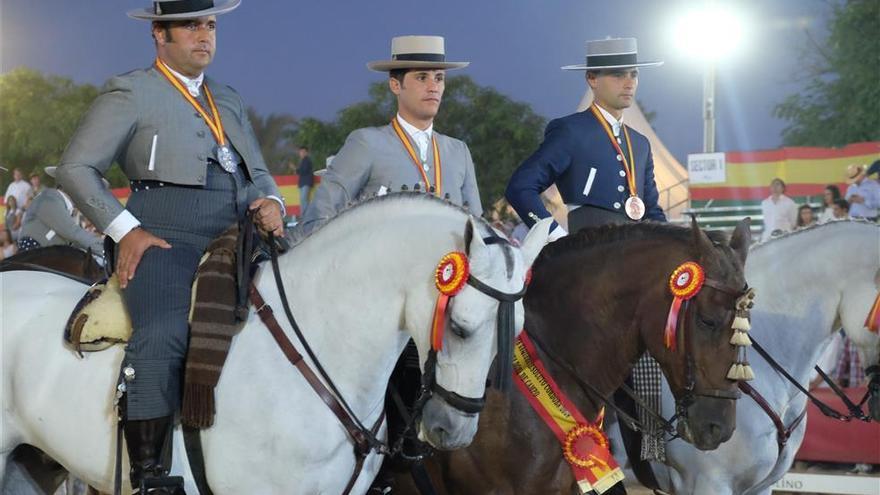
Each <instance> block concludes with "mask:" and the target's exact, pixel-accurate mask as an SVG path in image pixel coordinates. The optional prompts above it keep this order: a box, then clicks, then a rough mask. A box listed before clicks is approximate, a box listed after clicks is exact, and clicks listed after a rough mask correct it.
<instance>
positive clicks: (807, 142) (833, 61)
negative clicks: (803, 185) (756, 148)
mask: <svg viewBox="0 0 880 495" xmlns="http://www.w3.org/2000/svg"><path fill="white" fill-rule="evenodd" d="M833 8H834V13H833V16H832V18H831V20H830V23H829V36H828V39H827V40H826V42H825V44H824V45H823V46H812V47H810V50H811V51H810V52H808V53H807V54H806V55H805V57H804V58H803V60H804V65H805V70H806V71H807V77H808V81H809V82H808V85H807V88H806V90H805V91H803V92H802V93H800V94H794V95H791V96H789V97H788V98H786V99H785V100H784V101H783V102H782V103H780V104H779V105H777V106H776V108H775V111H774V113H775V115H776V116H777V117H780V118H782V119H784V120H787V121H789V122H790V125H789V126H788V127H787V128H786V129H785V130H784V131H783V140H784V142H785V144H786V145H789V146H842V145H845V144H847V143H853V142H859V141H876V140H880V78H878V65H880V2H878V1H877V0H843V1H839V2H838V3H836V4H834V7H833Z"/></svg>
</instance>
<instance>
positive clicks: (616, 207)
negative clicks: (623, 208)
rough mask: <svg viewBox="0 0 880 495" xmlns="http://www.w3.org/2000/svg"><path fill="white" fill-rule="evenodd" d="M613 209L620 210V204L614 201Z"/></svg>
mask: <svg viewBox="0 0 880 495" xmlns="http://www.w3.org/2000/svg"><path fill="white" fill-rule="evenodd" d="M614 209H615V210H619V209H620V202H618V201H615V202H614Z"/></svg>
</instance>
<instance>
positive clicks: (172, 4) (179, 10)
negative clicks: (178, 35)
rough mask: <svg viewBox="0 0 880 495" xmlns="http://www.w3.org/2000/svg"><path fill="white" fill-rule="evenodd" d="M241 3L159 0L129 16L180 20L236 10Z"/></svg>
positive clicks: (231, 1)
mask: <svg viewBox="0 0 880 495" xmlns="http://www.w3.org/2000/svg"><path fill="white" fill-rule="evenodd" d="M218 3H219V5H218ZM239 4H241V0H227V1H225V2H214V0H158V1H155V2H153V6H152V7H147V8H145V9H135V10H132V11H129V12H128V16H129V17H131V18H132V19H141V20H144V21H179V20H185V19H195V18H196V17H204V16H208V15H220V14H225V13H227V12H229V11H230V10H234V9H235V8H236V7H238V6H239Z"/></svg>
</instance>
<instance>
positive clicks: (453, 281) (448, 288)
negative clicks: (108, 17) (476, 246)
mask: <svg viewBox="0 0 880 495" xmlns="http://www.w3.org/2000/svg"><path fill="white" fill-rule="evenodd" d="M468 277H470V264H469V263H468V258H467V255H466V254H464V253H462V252H461V251H453V252H451V253H448V254H447V255H445V256H443V257H442V258H440V263H437V268H436V270H434V285H435V286H437V290H439V291H440V295H439V296H437V304H436V305H435V306H434V318H433V320H432V321H431V349H434V350H435V351H437V352H440V350H441V349H442V348H443V329H444V328H446V308H447V307H448V306H449V299H450V298H451V297H454V296H455V295H456V294H458V293H459V292H461V289H463V288H464V285H465V284H466V283H467V281H468Z"/></svg>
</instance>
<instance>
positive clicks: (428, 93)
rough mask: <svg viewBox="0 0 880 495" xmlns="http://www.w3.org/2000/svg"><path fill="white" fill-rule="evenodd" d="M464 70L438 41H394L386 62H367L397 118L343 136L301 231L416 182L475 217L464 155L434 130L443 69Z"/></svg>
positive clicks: (460, 146) (459, 145) (470, 167)
mask: <svg viewBox="0 0 880 495" xmlns="http://www.w3.org/2000/svg"><path fill="white" fill-rule="evenodd" d="M467 65H468V62H447V61H446V55H445V47H444V40H443V38H442V37H440V36H398V37H396V38H394V39H393V40H392V41H391V60H388V61H379V62H371V63H369V64H367V67H368V68H369V69H371V70H374V71H378V72H388V73H389V78H388V86H389V87H390V89H391V92H392V93H394V94H395V96H396V97H397V115H396V116H395V117H394V118H392V120H391V123H390V124H388V125H386V126H383V127H367V128H364V129H358V130H356V131H354V132H352V133H351V134H349V135H348V138H347V139H346V140H345V144H344V145H343V146H342V149H341V150H339V153H337V154H336V157H335V158H333V162H332V163H331V164H330V165H329V166H328V167H327V172H326V173H325V174H324V176H323V177H322V178H321V184H320V186H318V189H317V190H316V191H315V196H314V198H313V199H312V202H311V203H310V204H309V207H308V209H307V210H306V212H305V214H304V218H303V222H302V225H303V226H302V229H304V231H305V232H308V231H310V230H312V229H313V228H314V227H315V226H317V225H320V224H321V223H322V221H325V220H328V219H329V218H332V217H333V216H334V215H336V213H337V212H338V211H339V210H340V209H342V208H343V207H344V206H345V205H346V204H348V203H349V202H351V201H357V200H360V199H363V198H364V197H368V196H371V195H374V194H379V195H381V194H385V193H386V192H391V191H395V190H400V189H401V187H402V186H406V187H407V188H410V189H412V188H413V186H414V185H416V184H418V185H419V187H420V188H421V189H422V190H425V191H431V190H433V191H434V193H435V194H436V195H437V196H439V197H448V198H449V200H450V201H452V202H453V203H456V204H459V205H461V204H465V203H467V204H468V206H469V208H470V210H471V212H472V213H474V214H475V215H480V214H482V213H483V208H482V206H481V205H480V194H479V191H478V190H477V180H476V176H475V175H474V162H473V160H472V159H471V153H470V150H469V149H468V147H467V145H466V144H465V143H463V142H461V141H459V140H458V139H455V138H451V137H448V136H444V135H443V134H440V133H439V132H437V131H435V130H434V117H435V116H436V115H437V112H438V111H439V110H440V102H441V100H442V98H443V90H444V88H445V80H446V70H449V69H459V68H462V67H466V66H467Z"/></svg>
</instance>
